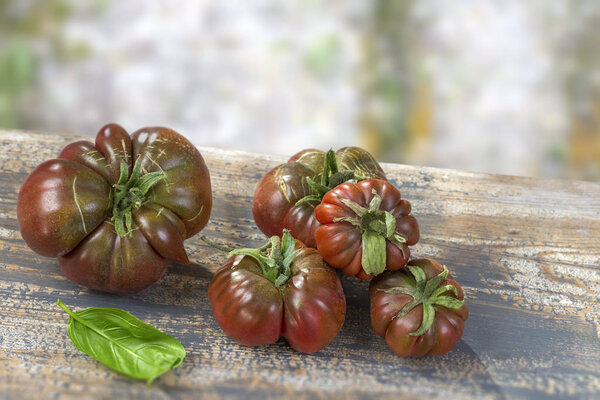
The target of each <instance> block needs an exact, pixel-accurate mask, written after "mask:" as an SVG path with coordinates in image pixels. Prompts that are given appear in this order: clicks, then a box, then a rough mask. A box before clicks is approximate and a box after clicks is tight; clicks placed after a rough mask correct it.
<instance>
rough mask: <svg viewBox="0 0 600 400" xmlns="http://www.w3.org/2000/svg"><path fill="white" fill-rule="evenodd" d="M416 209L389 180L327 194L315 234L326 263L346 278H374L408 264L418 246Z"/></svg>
mask: <svg viewBox="0 0 600 400" xmlns="http://www.w3.org/2000/svg"><path fill="white" fill-rule="evenodd" d="M410 211H411V207H410V203H409V202H408V201H407V200H404V199H402V198H401V196H400V191H399V190H398V189H396V188H395V187H394V185H392V184H391V183H389V182H388V181H384V180H381V179H366V180H363V181H360V182H358V183H351V182H346V183H342V184H341V185H338V186H337V187H335V189H333V190H331V191H329V192H327V194H325V196H324V197H323V200H322V202H321V204H319V205H318V206H317V207H316V208H315V217H316V218H317V221H319V222H320V223H321V226H320V227H319V228H318V229H317V231H316V233H315V239H316V242H317V249H318V250H319V253H320V254H321V255H322V256H323V258H324V259H325V261H327V263H328V264H329V265H331V266H332V267H334V268H340V269H341V270H342V272H343V273H344V274H346V275H350V276H357V277H358V278H360V279H371V278H372V277H373V276H375V275H378V274H380V273H382V272H383V270H384V269H388V270H397V269H399V268H402V267H403V266H404V265H406V262H407V261H408V258H409V256H410V250H409V248H408V246H409V245H410V246H412V245H414V244H416V243H417V242H418V241H419V225H418V223H417V220H416V219H415V217H413V216H412V215H410Z"/></svg>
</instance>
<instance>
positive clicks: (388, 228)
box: [333, 189, 406, 275]
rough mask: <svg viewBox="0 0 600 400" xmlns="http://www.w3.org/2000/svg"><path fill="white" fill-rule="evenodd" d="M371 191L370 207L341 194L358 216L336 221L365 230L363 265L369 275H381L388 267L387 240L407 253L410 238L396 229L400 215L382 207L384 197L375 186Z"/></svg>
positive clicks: (341, 198)
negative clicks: (406, 245)
mask: <svg viewBox="0 0 600 400" xmlns="http://www.w3.org/2000/svg"><path fill="white" fill-rule="evenodd" d="M371 193H372V194H373V198H372V199H371V202H370V203H369V208H365V207H363V206H361V205H360V204H358V203H356V202H354V201H352V200H349V199H346V198H343V197H340V196H338V200H339V201H340V202H341V203H342V204H343V205H345V206H346V207H347V208H349V209H350V210H351V211H352V212H353V213H354V214H355V216H354V217H338V218H334V219H333V222H348V223H350V224H352V225H354V226H355V227H357V228H358V229H359V230H360V231H362V259H361V264H362V268H363V269H364V270H365V272H366V273H367V274H369V275H379V274H381V273H382V272H383V271H384V270H385V267H386V262H387V250H386V246H387V244H386V241H389V242H390V243H392V244H393V245H395V246H396V247H398V248H399V249H400V251H401V252H402V257H406V255H405V253H404V243H406V237H405V236H403V235H402V234H400V233H398V232H396V218H394V216H393V215H392V214H391V213H389V212H388V211H385V210H381V209H380V208H381V202H382V201H383V200H382V198H381V196H380V195H379V194H378V193H377V191H376V190H375V189H372V191H371Z"/></svg>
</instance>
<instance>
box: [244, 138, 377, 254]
mask: <svg viewBox="0 0 600 400" xmlns="http://www.w3.org/2000/svg"><path fill="white" fill-rule="evenodd" d="M335 158H336V160H337V164H338V166H339V168H340V169H343V170H347V171H354V172H355V173H356V174H357V175H360V176H363V177H372V178H379V179H385V173H384V172H383V170H382V169H381V166H379V164H378V163H377V161H375V159H374V158H373V156H372V155H371V154H369V153H368V152H367V151H365V150H363V149H361V148H359V147H344V148H341V149H339V150H337V151H336V152H335ZM324 159H325V153H324V152H323V151H320V150H315V149H305V150H302V151H300V152H298V153H296V154H294V155H293V156H292V157H290V159H289V160H288V161H287V162H286V163H284V164H281V165H278V166H276V167H275V168H273V169H271V170H270V171H269V172H267V174H265V175H264V176H263V177H262V178H261V180H260V182H259V183H258V186H257V188H256V192H255V194H254V201H253V204H252V214H253V216H254V221H255V222H256V225H257V226H258V228H259V229H260V230H261V231H262V232H263V233H264V234H265V235H267V236H273V235H278V236H281V234H282V232H283V229H288V230H290V231H291V233H292V235H293V236H294V237H295V238H296V239H299V240H301V241H302V242H303V243H304V244H306V245H307V246H308V247H313V248H314V247H316V242H315V239H314V235H315V231H316V230H317V228H318V227H319V222H318V221H317V220H316V219H315V216H314V208H315V205H316V204H315V203H304V204H301V205H298V206H296V202H297V201H298V200H300V199H301V198H303V197H305V196H307V195H310V194H311V193H312V192H311V189H310V187H309V185H308V184H307V183H306V178H307V177H308V178H310V179H312V180H315V181H318V180H320V177H321V175H322V173H323V161H324Z"/></svg>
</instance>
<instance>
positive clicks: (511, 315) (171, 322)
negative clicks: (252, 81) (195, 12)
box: [0, 131, 600, 399]
mask: <svg viewBox="0 0 600 400" xmlns="http://www.w3.org/2000/svg"><path fill="white" fill-rule="evenodd" d="M75 139H76V138H75V137H73V136H66V135H46V134H39V133H28V132H19V131H0V142H1V147H0V148H1V151H0V168H1V173H0V249H1V250H0V251H1V253H0V301H1V303H0V309H1V311H2V312H1V315H0V398H18V399H22V398H58V399H63V398H82V397H93V398H111V399H130V398H143V399H166V398H176V399H177V398H234V399H235V398H240V399H252V398H257V399H265V398H284V397H294V398H296V399H301V398H327V399H329V398H392V397H393V398H395V399H397V398H411V399H412V398H426V399H431V398H443V399H448V398H458V399H470V398H490V399H496V398H510V399H512V398H530V399H544V398H569V399H571V398H582V399H591V398H600V339H599V338H600V266H599V265H600V184H596V183H586V182H570V181H560V180H543V179H532V178H519V177H509V176H499V175H487V174H476V173H468V172H461V171H454V170H445V169H434V168H422V167H412V166H404V165H393V164H384V169H385V171H386V173H387V174H388V177H389V178H390V179H391V181H392V182H393V183H395V184H396V185H397V186H398V187H400V189H401V191H402V193H403V197H405V198H407V199H408V200H410V201H411V203H412V204H413V214H414V215H415V216H416V217H417V218H418V220H419V224H420V226H421V232H422V234H421V241H420V242H419V244H418V245H417V246H415V247H414V251H413V255H414V256H427V257H434V258H436V259H437V260H439V261H440V262H442V263H444V264H446V265H447V266H448V267H449V269H450V271H451V272H452V273H453V275H454V276H455V277H456V279H457V280H458V281H459V282H460V283H461V284H462V286H463V288H464V289H465V293H466V298H467V304H468V306H469V310H470V316H469V319H468V320H467V322H466V325H465V333H464V336H463V338H462V340H461V341H460V342H459V343H458V344H457V345H456V347H455V348H454V349H453V351H451V352H450V353H449V354H446V355H444V356H440V357H436V358H421V359H408V358H400V357H397V356H395V355H394V354H393V353H392V352H391V351H390V350H389V349H388V348H387V346H386V344H385V342H384V340H383V339H381V338H379V337H378V336H376V335H375V334H374V333H373V331H372V330H371V327H370V321H369V298H368V295H367V288H368V284H367V283H365V282H362V281H358V280H356V279H350V278H343V280H342V281H343V285H344V289H345V293H346V296H347V309H348V311H347V316H346V321H345V324H344V327H343V328H342V331H341V333H340V334H339V335H338V337H337V338H336V339H335V340H334V341H333V342H332V343H331V344H330V345H329V346H328V347H326V348H325V349H323V350H321V351H319V352H317V353H315V354H313V355H304V354H299V353H297V352H295V351H294V350H292V349H291V348H290V347H289V346H288V345H287V344H286V343H285V341H283V340H281V341H279V342H278V343H276V344H274V345H271V346H264V347H244V346H240V345H238V344H236V343H235V342H233V341H232V340H230V339H229V338H228V337H227V336H225V335H224V334H223V333H222V332H221V330H220V329H219V327H218V325H217V324H216V322H215V320H214V319H213V317H212V313H211V310H210V306H209V303H208V298H207V286H208V283H209V281H210V279H211V276H212V274H213V273H214V271H215V270H216V269H217V267H218V265H219V264H220V263H221V262H222V261H223V259H224V258H223V255H222V254H218V253H217V252H215V251H214V250H213V249H211V248H209V247H207V246H206V245H204V244H203V243H202V242H201V241H200V239H199V237H198V236H197V237H194V238H191V239H189V240H188V241H187V242H186V248H187V250H188V252H189V254H190V259H191V260H192V264H191V265H188V266H184V265H179V264H175V263H172V264H170V265H169V268H168V270H167V273H166V274H165V275H164V277H163V278H162V279H161V280H160V281H159V282H158V283H157V284H155V285H154V286H152V287H151V288H149V289H147V290H145V291H143V292H141V293H139V294H136V295H131V296H116V295H109V294H103V293H98V292H94V291H90V290H87V289H85V288H83V287H80V286H78V285H76V284H74V283H72V282H70V281H69V280H68V279H66V278H65V277H64V276H63V275H62V274H61V272H60V269H59V267H58V263H57V261H56V260H55V259H52V258H44V257H41V256H38V255H37V254H35V253H34V252H33V251H31V250H30V249H29V248H28V247H27V246H26V244H25V243H24V242H23V240H22V239H21V236H20V234H19V227H18V225H17V219H16V204H17V194H18V191H19V187H20V185H21V183H22V182H23V180H24V179H25V177H26V176H27V174H28V173H29V172H30V171H31V170H32V169H33V168H34V167H35V166H36V165H37V164H39V163H41V162H42V161H44V160H46V159H49V158H54V157H56V155H57V154H58V153H59V152H60V150H61V149H62V147H63V146H64V145H66V144H67V143H69V142H71V141H73V140H75ZM200 151H201V152H202V154H203V156H204V158H205V160H206V162H207V164H208V166H209V168H210V171H211V175H212V177H211V178H212V184H213V197H214V207H213V212H212V216H211V220H210V222H209V224H208V225H207V227H206V228H205V230H204V231H203V232H204V233H205V234H207V235H208V236H210V237H212V238H214V239H215V240H216V241H220V242H222V243H226V244H228V245H230V246H235V247H238V246H255V245H261V244H262V243H263V241H264V240H265V238H264V237H263V236H262V234H261V233H260V231H258V229H257V228H256V226H255V225H254V222H253V219H252V213H251V202H252V195H253V192H254V188H255V185H256V183H257V181H258V179H259V178H260V177H261V175H262V174H263V173H265V172H266V171H267V170H268V169H270V168H271V167H273V166H274V165H276V164H278V163H280V162H281V161H282V160H283V158H282V157H275V156H266V155H257V154H248V153H242V152H235V151H227V150H217V149H210V148H201V149H200ZM59 297H60V299H61V300H62V301H63V302H65V303H66V304H67V305H68V306H69V307H71V308H72V309H75V310H79V309H82V308H86V307H118V308H123V309H125V310H128V311H129V312H131V313H133V314H134V315H136V316H137V317H139V318H141V319H142V320H144V321H146V322H148V323H150V324H153V325H155V326H156V327H158V328H159V329H161V330H163V331H165V332H167V333H169V334H171V335H173V336H175V337H176V338H177V339H179V340H180V341H181V343H182V344H183V345H184V347H185V348H186V349H187V352H188V353H187V354H188V355H187V358H186V359H185V361H184V362H183V364H182V365H181V366H180V367H179V368H177V369H176V370H174V371H170V372H168V373H167V374H165V375H163V376H162V377H161V378H159V379H157V380H156V381H155V383H154V384H153V385H152V386H151V387H146V385H145V383H144V382H142V381H135V380H130V379H128V378H125V377H123V376H121V375H119V374H117V373H114V372H112V371H111V370H109V369H107V368H106V367H104V366H102V365H101V364H99V363H98V362H96V361H95V360H94V359H92V358H90V357H88V356H87V355H85V354H83V353H81V352H80V351H79V350H77V349H76V348H75V347H74V346H73V344H72V343H71V341H70V340H69V338H68V336H67V333H66V322H67V316H66V314H64V313H63V311H62V310H60V309H59V308H58V306H56V305H55V302H56V299H57V298H59Z"/></svg>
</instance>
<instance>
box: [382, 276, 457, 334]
mask: <svg viewBox="0 0 600 400" xmlns="http://www.w3.org/2000/svg"><path fill="white" fill-rule="evenodd" d="M407 268H408V270H409V271H410V273H411V274H412V275H413V277H414V279H415V284H414V287H410V288H409V287H404V286H395V287H392V288H389V289H380V290H381V291H383V292H385V293H390V294H405V295H408V296H411V297H412V300H411V301H409V302H408V303H406V304H405V305H404V307H402V310H400V312H399V313H398V314H396V315H395V316H394V317H393V318H394V319H395V318H402V317H404V316H405V315H406V314H408V313H409V312H410V311H411V310H412V309H413V308H415V307H416V306H418V305H422V306H423V318H422V321H421V326H420V327H419V328H418V329H417V330H416V331H414V332H412V333H411V334H410V335H411V336H421V335H422V334H424V333H425V332H427V330H428V329H429V328H430V327H431V325H432V324H433V321H434V319H435V307H434V306H442V307H445V308H448V309H451V310H458V309H459V308H460V307H462V306H463V304H464V303H465V301H464V300H458V299H457V298H456V296H458V291H457V290H456V286H454V285H450V284H448V285H444V286H440V285H441V284H442V283H443V282H444V281H445V280H446V278H447V277H448V268H446V266H445V265H444V270H443V271H442V272H440V273H439V274H438V275H436V276H434V277H433V278H431V279H429V280H428V279H427V275H426V274H425V271H423V269H422V268H421V267H418V266H415V265H409V266H408V267H407ZM448 292H451V293H452V294H453V295H454V297H453V296H450V295H449V294H445V293H448Z"/></svg>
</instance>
